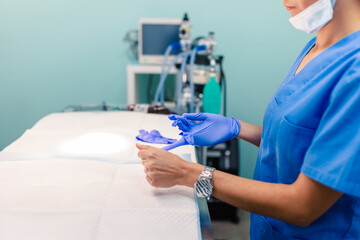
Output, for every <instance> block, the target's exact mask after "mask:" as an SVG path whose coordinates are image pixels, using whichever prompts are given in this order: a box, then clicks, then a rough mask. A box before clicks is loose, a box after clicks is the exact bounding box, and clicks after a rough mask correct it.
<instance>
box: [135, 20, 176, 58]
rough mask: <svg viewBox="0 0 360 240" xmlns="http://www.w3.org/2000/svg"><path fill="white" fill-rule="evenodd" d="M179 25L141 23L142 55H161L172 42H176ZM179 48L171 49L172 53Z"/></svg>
mask: <svg viewBox="0 0 360 240" xmlns="http://www.w3.org/2000/svg"><path fill="white" fill-rule="evenodd" d="M179 27H180V25H174V24H143V25H142V55H163V54H164V53H165V51H166V48H167V47H168V46H169V45H170V44H172V43H178V42H179V41H180V38H179ZM178 53H180V50H176V51H172V53H171V54H172V55H175V54H178Z"/></svg>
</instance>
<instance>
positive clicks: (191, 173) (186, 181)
mask: <svg viewBox="0 0 360 240" xmlns="http://www.w3.org/2000/svg"><path fill="white" fill-rule="evenodd" d="M203 170H204V166H203V165H200V164H197V163H193V162H185V164H184V168H183V173H182V175H183V177H182V180H181V182H180V184H179V185H183V186H187V187H194V184H195V183H196V181H197V180H198V178H199V176H200V174H201V173H202V171H203Z"/></svg>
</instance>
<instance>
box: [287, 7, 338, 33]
mask: <svg viewBox="0 0 360 240" xmlns="http://www.w3.org/2000/svg"><path fill="white" fill-rule="evenodd" d="M335 1H336V0H319V1H317V2H316V3H314V4H312V5H310V6H309V7H308V8H306V9H305V10H303V11H302V12H300V13H299V14H297V15H296V16H294V17H292V18H290V19H289V21H290V23H291V24H292V25H293V26H294V27H295V28H296V29H298V30H301V31H304V32H306V33H308V34H311V33H313V32H315V31H318V30H319V29H320V28H322V27H323V26H325V24H327V23H328V22H329V21H330V20H331V19H332V18H333V6H334V5H335Z"/></svg>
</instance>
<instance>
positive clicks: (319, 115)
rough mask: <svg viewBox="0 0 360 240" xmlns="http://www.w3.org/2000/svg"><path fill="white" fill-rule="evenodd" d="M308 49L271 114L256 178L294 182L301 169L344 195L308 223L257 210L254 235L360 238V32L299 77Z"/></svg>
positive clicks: (268, 238)
mask: <svg viewBox="0 0 360 240" xmlns="http://www.w3.org/2000/svg"><path fill="white" fill-rule="evenodd" d="M315 42H316V38H314V39H312V40H311V41H310V42H309V43H308V44H307V45H306V47H305V48H304V49H303V51H302V52H301V54H300V55H299V57H298V58H297V59H296V61H295V63H294V65H293V66H292V68H291V69H290V72H289V74H288V75H287V77H286V78H285V80H284V82H283V83H282V84H281V86H280V87H279V89H278V90H277V91H276V93H275V95H274V97H273V98H272V99H271V101H270V103H269V105H268V107H267V109H266V112H265V116H264V122H263V132H262V139H261V143H260V148H259V155H258V159H257V164H256V169H255V173H254V179H256V180H260V181H264V182H270V183H283V184H292V183H293V182H295V180H296V179H297V177H298V176H299V174H300V172H302V173H304V174H305V175H307V176H308V177H310V178H312V179H314V180H315V181H318V182H320V183H322V184H324V185H326V186H329V187H331V188H333V189H335V190H337V191H340V192H342V193H344V195H343V197H341V198H340V199H339V201H338V202H336V203H335V205H334V206H332V207H331V208H330V209H329V210H328V211H327V212H326V213H325V214H324V215H323V216H321V217H320V218H319V219H318V220H316V221H315V222H313V223H312V224H311V225H310V226H308V227H298V226H295V225H292V224H288V223H285V222H283V221H280V220H276V219H273V218H269V217H264V216H260V215H257V214H252V215H251V239H253V240H255V239H266V240H272V239H273V240H275V239H316V240H320V239H326V240H331V239H336V240H339V239H360V31H357V32H355V33H352V34H351V35H349V36H347V37H346V38H344V39H342V40H340V41H339V42H337V43H336V44H334V45H333V46H331V47H330V48H328V49H326V50H325V51H323V52H322V53H321V54H320V55H318V56H317V57H315V58H314V59H313V60H312V61H310V62H309V63H308V64H307V65H306V66H305V67H304V68H303V69H302V70H301V71H300V72H299V73H298V74H296V75H295V72H296V69H297V68H298V66H299V64H300V62H301V60H302V59H303V58H304V56H305V55H306V54H307V53H308V52H309V51H310V49H311V48H312V47H313V46H314V44H315Z"/></svg>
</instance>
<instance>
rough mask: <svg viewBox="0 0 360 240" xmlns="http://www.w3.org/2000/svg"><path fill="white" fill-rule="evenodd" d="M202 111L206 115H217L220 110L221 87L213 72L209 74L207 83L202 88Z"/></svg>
mask: <svg viewBox="0 0 360 240" xmlns="http://www.w3.org/2000/svg"><path fill="white" fill-rule="evenodd" d="M203 109H204V112H207V113H215V114H219V113H220V110H221V87H220V85H219V83H218V82H217V81H216V74H215V72H211V73H210V78H209V82H208V83H206V85H205V86H204V91H203Z"/></svg>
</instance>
